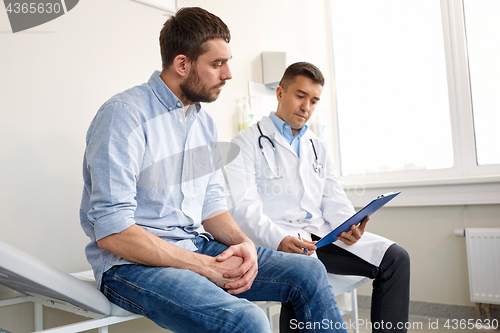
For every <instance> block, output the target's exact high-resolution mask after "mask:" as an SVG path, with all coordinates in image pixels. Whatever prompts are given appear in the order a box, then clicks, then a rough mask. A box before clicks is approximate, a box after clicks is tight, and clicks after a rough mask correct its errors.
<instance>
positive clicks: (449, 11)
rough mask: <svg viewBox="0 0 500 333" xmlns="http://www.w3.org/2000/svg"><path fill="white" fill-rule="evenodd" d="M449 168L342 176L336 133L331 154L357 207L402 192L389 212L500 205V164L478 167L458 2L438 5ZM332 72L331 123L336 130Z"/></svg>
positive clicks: (461, 5)
mask: <svg viewBox="0 0 500 333" xmlns="http://www.w3.org/2000/svg"><path fill="white" fill-rule="evenodd" d="M440 5H441V18H442V27H443V39H444V48H445V63H446V73H447V83H448V98H449V108H450V110H449V111H450V121H451V130H452V143H453V156H454V166H453V167H452V168H446V169H438V170H411V171H395V172H384V173H379V174H376V175H367V176H366V175H364V176H342V173H341V163H340V160H341V153H340V145H339V142H340V141H339V131H338V130H335V131H334V133H335V135H334V136H335V140H336V142H335V144H334V149H333V153H334V154H333V155H334V159H335V161H336V171H337V174H338V175H339V180H340V181H341V183H342V184H343V187H344V189H345V190H346V192H347V194H348V196H349V198H350V199H351V201H352V202H353V204H354V205H355V206H356V207H361V206H363V205H364V204H366V203H367V202H369V201H370V200H371V199H373V197H376V196H378V195H380V194H382V193H385V192H390V191H396V190H398V191H399V190H401V191H402V192H404V193H405V195H402V196H400V198H398V200H393V201H394V203H392V205H394V206H422V205H424V206H425V205H466V204H499V203H500V164H497V165H478V164H477V158H476V145H475V134H474V118H473V110H472V95H471V94H472V92H471V84H470V76H469V60H468V51H467V36H466V31H465V13H464V3H463V0H459V1H457V0H440ZM331 7H332V4H331V2H328V15H329V21H330V46H331V52H330V53H331V56H332V64H333V48H334V41H333V35H332V16H331V9H332V8H331ZM332 70H333V83H334V84H333V107H334V108H333V110H334V112H333V121H334V124H333V125H334V127H333V128H334V129H338V128H339V123H338V110H337V105H336V99H337V97H336V87H335V84H336V82H335V67H334V65H332Z"/></svg>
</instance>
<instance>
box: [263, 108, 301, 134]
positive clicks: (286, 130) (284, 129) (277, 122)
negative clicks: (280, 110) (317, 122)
mask: <svg viewBox="0 0 500 333" xmlns="http://www.w3.org/2000/svg"><path fill="white" fill-rule="evenodd" d="M269 119H271V120H272V121H273V123H274V126H276V128H277V129H278V132H280V134H281V135H282V136H283V137H285V138H287V139H289V140H293V138H294V136H292V129H291V128H290V125H288V124H287V123H285V122H284V121H283V119H281V118H280V117H278V116H277V115H276V112H271V113H270V114H269ZM307 127H308V126H307V125H304V127H302V128H301V129H299V130H298V131H297V132H295V137H297V134H298V135H299V137H302V136H303V135H304V134H305V133H306V131H307Z"/></svg>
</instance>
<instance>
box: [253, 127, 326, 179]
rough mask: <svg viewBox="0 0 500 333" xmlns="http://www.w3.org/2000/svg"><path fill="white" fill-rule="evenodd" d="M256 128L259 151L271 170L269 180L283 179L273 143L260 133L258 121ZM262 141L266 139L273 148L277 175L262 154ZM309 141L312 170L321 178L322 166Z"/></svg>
mask: <svg viewBox="0 0 500 333" xmlns="http://www.w3.org/2000/svg"><path fill="white" fill-rule="evenodd" d="M257 128H258V129H259V132H260V136H259V148H260V151H261V152H262V155H264V159H265V160H266V163H267V166H268V167H269V169H270V170H271V173H272V174H273V175H272V177H271V179H279V178H283V176H284V174H283V170H282V169H281V166H280V164H279V161H278V154H277V153H276V147H275V146H274V143H273V141H272V140H271V138H270V137H268V136H267V135H264V133H262V130H261V129H260V121H258V122H257ZM262 139H266V140H267V141H269V143H270V144H271V147H272V148H273V152H274V159H275V160H276V169H277V171H278V174H276V173H275V172H274V170H273V168H271V164H270V163H269V160H268V159H267V156H266V154H264V146H263V145H262V141H261V140H262ZM309 140H310V141H311V144H312V148H313V152H314V162H313V164H312V165H313V170H314V172H316V173H317V174H318V175H319V176H321V170H322V169H323V165H322V164H321V163H320V162H319V161H318V154H317V153H316V148H315V147H314V142H313V140H312V139H309Z"/></svg>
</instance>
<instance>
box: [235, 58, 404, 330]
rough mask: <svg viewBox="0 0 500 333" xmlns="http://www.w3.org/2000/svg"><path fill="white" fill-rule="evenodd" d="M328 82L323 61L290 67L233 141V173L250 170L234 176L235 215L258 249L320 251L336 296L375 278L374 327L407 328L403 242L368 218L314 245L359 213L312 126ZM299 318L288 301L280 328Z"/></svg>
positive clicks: (283, 328) (315, 252)
mask: <svg viewBox="0 0 500 333" xmlns="http://www.w3.org/2000/svg"><path fill="white" fill-rule="evenodd" d="M323 85H324V78H323V75H322V73H321V71H320V70H319V69H318V68H317V67H316V66H314V65H312V64H310V63H304V62H302V63H295V64H293V65H291V66H289V67H288V68H287V69H286V71H285V73H284V76H283V78H282V80H281V82H280V84H279V86H278V88H277V89H276V97H277V99H278V106H277V110H276V112H275V113H274V112H271V114H270V115H269V117H263V118H262V119H261V120H260V121H259V122H258V124H256V125H254V126H251V127H250V128H247V129H245V130H243V131H242V132H240V133H239V134H238V135H237V136H236V137H235V138H234V139H233V142H234V143H236V144H237V145H238V146H239V147H240V149H241V155H240V156H239V158H238V159H237V160H236V161H235V162H234V163H232V164H231V168H229V170H227V172H228V175H229V176H231V175H242V174H246V177H241V176H239V177H231V178H232V180H234V179H238V181H239V182H243V183H244V184H239V185H238V186H233V189H235V188H236V189H238V190H237V191H233V195H234V198H235V207H234V212H233V216H234V218H235V220H236V221H237V222H238V224H239V225H240V227H241V229H242V230H243V231H244V232H245V233H246V234H247V235H248V236H249V237H250V238H251V239H252V240H253V241H254V242H255V244H256V245H257V246H263V247H267V248H270V249H277V250H279V251H283V252H290V253H298V254H307V255H317V257H318V258H319V259H320V260H321V261H322V262H323V264H324V265H325V266H326V268H327V271H328V272H330V273H334V274H336V276H335V280H336V282H335V284H334V285H333V287H334V291H336V294H342V293H344V292H346V291H348V290H351V289H353V288H356V287H358V286H360V285H362V284H363V283H365V282H366V281H367V280H368V279H374V282H373V294H372V306H371V322H372V325H373V326H372V327H373V330H374V331H376V332H386V331H391V332H396V331H398V332H404V331H406V330H405V329H404V323H406V322H407V321H408V312H409V284H410V282H409V278H410V262H409V256H408V254H407V252H406V251H405V250H404V249H403V248H402V247H400V246H398V245H397V244H395V243H394V242H392V241H390V240H388V239H386V238H383V237H380V236H377V235H374V234H371V233H369V232H365V226H366V223H367V222H368V219H369V218H367V219H365V220H364V221H363V222H362V223H361V224H360V225H358V226H353V227H352V229H351V230H350V231H349V232H348V233H343V234H342V235H341V236H340V237H339V240H337V241H336V242H334V243H333V244H330V245H327V246H324V247H321V248H319V249H316V246H315V245H314V243H315V241H317V240H319V239H320V238H321V237H323V236H325V235H326V234H328V233H329V232H330V231H332V230H333V229H335V228H336V227H337V226H338V225H339V224H341V223H342V222H344V221H345V220H346V219H347V218H349V217H350V216H351V215H352V214H354V213H355V210H354V208H353V206H352V204H351V203H350V201H349V199H348V198H347V196H346V194H345V192H344V191H343V190H342V188H341V186H340V184H339V181H338V179H337V176H336V173H335V170H334V164H333V158H332V156H331V154H330V153H329V151H328V149H327V147H326V145H325V143H324V142H323V141H322V140H321V139H319V138H318V137H316V136H315V135H314V133H312V132H311V131H309V130H308V128H307V125H306V123H307V121H308V120H309V118H310V117H311V115H312V113H313V112H314V109H315V108H316V105H317V103H318V102H319V100H320V96H321V92H322V89H323ZM299 234H300V235H299ZM294 315H295V314H294V313H293V309H292V308H291V307H290V305H289V304H283V306H282V310H281V319H280V330H281V332H285V331H288V328H290V326H291V325H290V323H291V321H290V320H292V319H293V318H294ZM377 323H378V324H377ZM401 326H402V327H401ZM290 329H291V328H290Z"/></svg>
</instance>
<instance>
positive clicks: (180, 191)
mask: <svg viewBox="0 0 500 333" xmlns="http://www.w3.org/2000/svg"><path fill="white" fill-rule="evenodd" d="M159 74H160V72H158V71H156V72H154V73H153V75H152V76H151V78H150V79H149V81H148V82H147V83H145V84H142V85H140V86H136V87H133V88H131V89H129V90H126V91H125V92H122V93H120V94H117V95H115V96H113V97H112V98H111V99H110V100H108V101H107V102H106V103H104V105H103V106H102V107H101V108H100V109H99V111H98V112H97V115H96V116H95V118H94V119H93V121H92V123H91V125H90V128H89V130H88V132H87V138H86V143H87V147H86V150H85V155H84V162H83V178H84V190H83V196H82V202H81V208H80V223H81V225H82V228H83V230H84V231H85V233H86V234H87V236H88V237H89V238H90V243H89V244H88V245H87V247H86V250H85V253H86V255H87V259H88V261H89V262H90V264H91V265H92V268H93V270H94V275H95V277H96V281H97V284H98V286H99V287H100V283H101V277H102V274H103V273H104V272H105V271H106V270H108V269H109V268H111V267H112V266H114V265H121V264H128V263H130V262H129V261H127V260H125V259H123V258H120V257H118V256H116V255H114V254H112V253H110V252H107V251H104V250H101V249H100V248H99V247H98V246H97V241H98V240H100V239H101V238H104V237H106V236H109V235H111V234H115V233H119V232H121V231H123V230H125V229H127V228H129V227H130V226H132V225H133V224H137V225H139V226H141V227H143V228H144V229H146V230H148V231H149V232H151V233H153V234H154V235H156V236H158V237H160V238H162V239H164V240H166V241H168V242H170V243H173V244H175V245H177V246H180V247H182V248H184V249H187V250H191V251H196V250H197V248H196V246H195V245H194V244H193V242H192V241H191V239H192V238H195V237H197V236H199V235H200V234H199V232H198V228H199V227H200V226H201V224H202V221H203V220H204V219H205V218H207V217H208V216H209V215H211V214H213V213H215V212H216V211H219V210H226V209H227V207H226V202H225V196H224V187H223V186H224V185H223V184H224V183H223V181H224V180H223V176H222V172H221V170H220V169H219V170H217V168H216V167H214V165H217V164H216V163H214V161H213V156H212V151H213V149H212V144H211V143H215V142H217V130H216V126H215V123H214V121H213V120H212V118H211V117H210V116H209V115H208V113H207V112H206V111H204V110H203V109H202V108H201V106H200V105H199V104H194V105H192V106H190V108H189V110H188V111H189V112H187V116H185V112H184V105H183V104H182V103H181V101H180V100H179V99H178V98H177V97H176V96H175V95H174V94H173V93H172V92H171V91H170V89H169V88H168V87H167V85H166V84H165V83H164V82H163V80H162V79H161V78H160V76H159ZM205 235H206V236H207V237H211V236H210V235H209V234H205Z"/></svg>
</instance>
